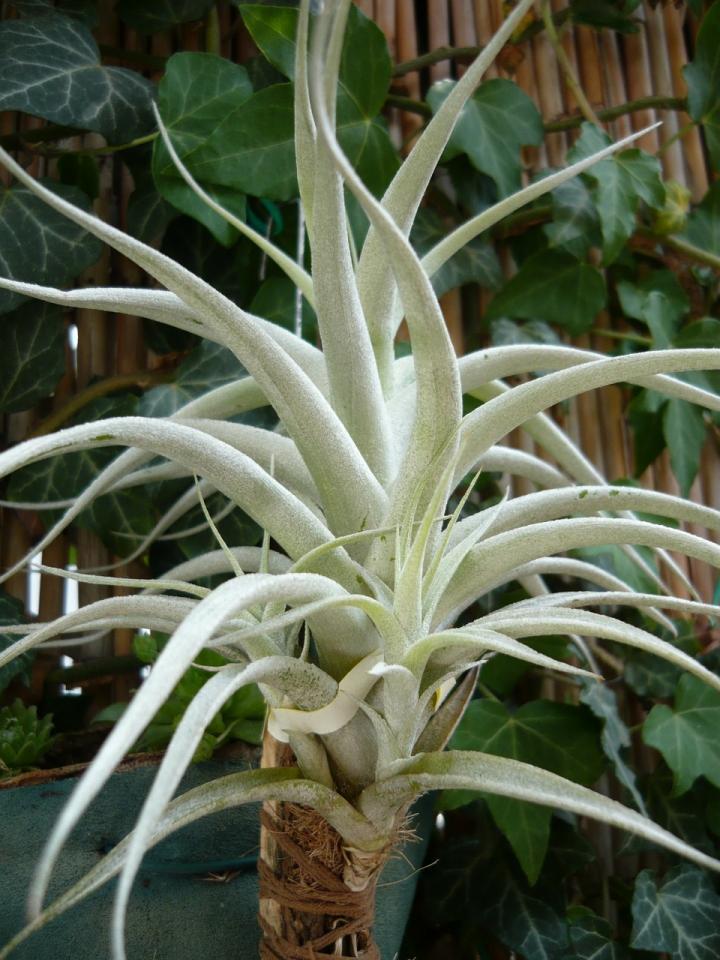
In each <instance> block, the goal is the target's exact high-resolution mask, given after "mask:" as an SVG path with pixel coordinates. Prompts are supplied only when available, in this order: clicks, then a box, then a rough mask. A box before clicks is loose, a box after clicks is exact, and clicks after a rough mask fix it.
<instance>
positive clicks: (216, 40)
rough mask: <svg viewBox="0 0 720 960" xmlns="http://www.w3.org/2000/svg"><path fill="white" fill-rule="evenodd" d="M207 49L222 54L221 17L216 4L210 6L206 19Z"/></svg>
mask: <svg viewBox="0 0 720 960" xmlns="http://www.w3.org/2000/svg"><path fill="white" fill-rule="evenodd" d="M205 50H206V51H207V53H214V54H215V55H216V56H218V57H219V56H220V19H219V17H218V11H217V7H216V6H215V5H214V4H213V6H212V7H210V10H209V11H208V15H207V20H206V21H205Z"/></svg>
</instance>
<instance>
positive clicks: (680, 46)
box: [662, 5, 708, 202]
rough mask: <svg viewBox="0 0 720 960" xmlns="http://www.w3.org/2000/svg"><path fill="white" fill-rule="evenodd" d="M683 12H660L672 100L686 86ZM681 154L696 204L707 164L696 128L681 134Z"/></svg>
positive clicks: (682, 121) (681, 117) (683, 119)
mask: <svg viewBox="0 0 720 960" xmlns="http://www.w3.org/2000/svg"><path fill="white" fill-rule="evenodd" d="M685 13H686V11H685V10H678V9H676V8H675V7H674V6H672V5H665V6H664V7H663V11H662V15H663V20H664V22H665V39H666V44H667V47H666V49H667V59H668V61H669V63H670V72H671V77H672V92H673V94H674V95H675V96H676V97H684V96H686V95H687V84H686V83H685V77H684V76H683V72H682V70H683V67H684V66H685V64H686V63H687V62H688V51H687V47H686V45H685V36H684V33H683V18H684V16H685ZM689 119H690V118H689V117H688V115H687V114H686V113H680V114H678V115H677V123H678V124H679V126H682V127H685V126H686V125H687V123H688V121H689ZM682 152H683V158H684V160H685V163H686V165H687V170H688V185H689V187H690V190H691V191H692V195H693V200H694V201H696V202H697V201H698V200H700V199H702V197H703V196H704V195H705V193H706V192H707V188H708V171H707V165H706V163H705V155H704V153H703V145H702V139H701V136H700V132H699V130H698V129H697V127H693V128H692V129H691V130H689V131H688V132H687V133H685V134H684V135H683V138H682Z"/></svg>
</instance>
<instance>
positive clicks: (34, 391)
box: [0, 302, 65, 413]
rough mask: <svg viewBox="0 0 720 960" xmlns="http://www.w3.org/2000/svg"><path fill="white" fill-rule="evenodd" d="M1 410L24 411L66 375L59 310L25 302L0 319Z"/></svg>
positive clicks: (62, 328)
mask: <svg viewBox="0 0 720 960" xmlns="http://www.w3.org/2000/svg"><path fill="white" fill-rule="evenodd" d="M0 329H1V330H2V343H3V349H2V351H0V410H1V411H3V412H5V413H10V412H11V411H14V410H27V409H29V408H30V407H32V406H34V405H35V404H36V403H37V401H38V400H42V398H43V397H47V396H49V395H50V394H51V393H52V392H53V390H54V389H55V386H56V384H57V382H58V380H59V379H60V378H61V377H62V375H63V374H64V373H65V324H64V323H63V320H62V310H61V309H60V308H59V307H54V306H51V305H50V304H46V303H38V302H33V303H28V304H26V306H24V307H20V309H19V310H13V312H12V313H8V314H5V316H4V317H3V318H2V320H0Z"/></svg>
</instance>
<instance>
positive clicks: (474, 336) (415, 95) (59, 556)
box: [0, 0, 720, 710]
mask: <svg viewBox="0 0 720 960" xmlns="http://www.w3.org/2000/svg"><path fill="white" fill-rule="evenodd" d="M356 2H358V5H359V6H360V7H361V8H362V10H363V11H364V12H365V13H366V14H368V15H369V16H372V17H374V18H375V20H376V21H377V22H378V23H379V24H380V25H381V26H382V28H383V30H384V31H385V33H386V36H387V39H388V43H389V45H390V49H391V52H392V55H393V57H394V59H395V60H396V61H398V62H405V61H408V60H413V59H415V58H416V57H418V56H419V55H420V54H423V53H424V52H426V51H427V50H433V49H436V48H437V47H440V46H453V47H477V46H480V45H482V44H484V43H485V42H486V41H487V40H488V39H489V37H490V36H491V34H492V33H493V31H494V29H495V28H496V27H497V26H498V24H499V23H500V21H501V19H502V16H503V10H502V7H503V3H502V0H425V2H417V0H356ZM554 2H555V6H556V7H557V8H562V7H564V6H565V5H566V0H554ZM100 7H101V17H100V23H101V26H100V32H99V38H98V39H99V41H100V43H102V44H105V45H107V48H112V50H113V51H114V52H115V54H116V56H114V57H111V58H110V59H109V62H115V63H117V64H119V65H127V66H135V67H136V66H137V63H136V62H135V60H131V59H130V58H132V54H133V53H141V54H152V55H154V56H158V57H167V56H168V55H169V54H170V53H172V52H173V50H174V49H185V50H194V49H204V48H205V35H204V27H203V26H202V25H191V26H188V27H184V28H180V29H178V30H177V31H176V35H175V37H174V39H173V38H171V37H170V36H169V35H166V34H163V35H157V36H154V37H151V38H146V37H143V36H141V35H140V34H138V33H137V32H136V31H134V30H132V29H129V28H128V27H126V26H124V25H123V24H122V23H121V22H120V21H119V19H118V18H117V15H116V13H115V12H114V9H113V7H114V4H113V3H112V2H110V0H102V2H101V4H100ZM637 13H638V16H639V18H640V21H641V29H640V30H639V32H638V33H636V34H633V35H627V36H620V35H618V34H615V33H612V32H610V31H599V32H598V31H593V30H590V29H587V28H576V29H574V30H572V31H567V32H565V33H564V34H563V36H562V41H561V42H562V47H563V50H564V53H565V56H566V58H567V61H568V62H569V64H570V67H571V70H572V72H573V73H574V74H575V75H576V76H577V77H578V79H579V81H580V84H581V87H582V89H583V90H584V91H585V94H586V96H587V99H588V101H589V103H590V105H591V107H592V108H593V109H596V110H598V109H601V108H603V107H613V106H618V105H622V104H624V103H626V102H627V101H628V100H630V99H636V98H638V97H646V96H651V95H663V96H668V95H672V96H683V95H684V94H685V92H686V90H685V84H684V81H683V76H682V67H683V65H684V64H685V63H687V62H688V60H689V59H690V58H691V57H692V43H693V33H694V25H693V23H692V22H691V20H690V18H689V16H688V15H687V13H686V9H685V8H684V7H680V8H676V7H675V6H674V5H673V4H671V3H665V4H663V5H657V6H656V5H653V4H650V3H647V2H645V3H644V4H643V6H642V7H641V8H640V9H639V10H638V12H637ZM219 20H220V24H219V25H220V35H221V38H222V41H221V52H222V53H223V55H225V56H231V57H232V58H233V59H234V60H236V61H237V62H244V61H245V60H247V58H248V57H249V56H250V55H252V54H253V53H254V52H255V51H254V47H253V44H252V41H251V40H250V38H249V36H248V35H247V33H246V32H245V31H244V29H243V27H242V24H241V22H240V20H239V17H238V14H237V12H236V11H235V10H234V9H233V8H232V7H231V6H230V5H229V4H221V5H220V6H219ZM125 51H126V52H127V54H125V53H124V52H125ZM106 59H107V57H106ZM464 62H467V61H464ZM464 62H463V61H462V60H460V59H445V60H441V61H438V62H434V63H433V64H432V65H430V66H429V67H426V68H423V69H422V70H414V71H410V72H408V73H405V74H404V75H403V76H399V77H397V78H396V79H395V82H394V84H393V92H394V93H396V94H398V95H401V96H404V97H409V98H412V99H415V100H417V99H419V98H420V97H421V95H422V93H423V91H424V89H425V88H426V87H427V85H428V84H429V83H431V82H434V81H435V80H438V79H442V78H444V77H449V76H457V75H459V74H460V73H461V72H462V71H463V69H464ZM150 75H151V76H153V75H152V73H150ZM490 75H492V76H509V77H511V78H512V79H515V80H516V81H517V82H518V83H519V84H520V85H521V86H522V87H523V89H525V90H526V91H527V92H528V93H529V94H530V95H531V96H532V97H533V98H534V100H535V101H536V103H537V105H538V107H539V109H540V111H541V113H542V115H543V117H544V119H545V120H546V121H552V120H557V119H562V118H569V117H574V116H576V115H577V99H576V97H575V95H574V93H573V90H572V84H571V83H569V82H568V76H567V71H564V70H563V69H562V68H561V66H560V65H559V63H558V58H557V56H556V53H555V50H554V49H553V46H552V45H551V43H550V42H549V41H548V40H547V38H546V37H545V36H544V35H543V34H540V35H537V36H535V37H533V39H532V40H530V41H528V42H527V43H525V44H524V45H522V47H520V48H513V52H512V56H509V55H507V53H506V55H503V56H502V57H501V58H500V61H499V64H498V65H496V66H495V67H493V68H492V70H491V72H490ZM154 79H157V75H155V76H154ZM389 119H390V122H391V129H392V131H393V134H394V136H395V137H396V140H397V142H398V143H399V144H400V143H402V144H405V145H407V144H409V143H410V142H411V141H412V138H413V135H414V134H415V133H416V132H417V131H418V129H419V128H420V126H421V124H422V118H421V117H420V116H418V115H417V114H415V113H412V112H407V111H405V110H403V111H400V110H398V109H395V108H393V109H392V110H390V111H389ZM655 119H661V120H663V121H664V124H663V126H662V127H661V128H660V129H659V130H658V131H655V132H653V133H652V134H649V135H648V136H647V137H646V138H645V139H644V142H643V143H642V146H643V147H645V148H646V149H648V150H651V151H655V150H657V149H658V148H660V150H661V156H662V163H663V167H664V171H665V174H666V176H668V177H672V178H673V179H675V180H677V181H679V182H680V183H681V184H683V185H685V186H687V187H688V188H689V189H690V191H691V193H692V196H693V199H695V200H698V199H699V198H701V197H702V196H703V194H704V193H705V191H706V190H707V188H708V170H707V167H706V163H705V157H704V153H703V145H702V142H701V137H700V135H699V133H698V131H697V130H696V129H695V128H690V129H685V124H686V122H687V120H688V118H687V117H685V116H683V115H681V114H677V113H673V112H669V111H658V110H644V111H641V112H636V113H632V114H627V115H623V116H621V117H619V118H617V119H615V120H614V121H612V122H611V123H610V124H609V130H610V132H611V133H612V134H613V135H614V136H618V137H619V136H622V135H624V134H626V133H628V132H630V131H631V130H633V129H639V128H641V127H642V126H645V125H647V124H648V123H650V122H652V121H654V120H655ZM37 124H38V121H36V120H33V119H32V118H28V117H17V116H16V115H13V114H3V115H0V135H3V134H9V133H14V132H18V131H21V130H27V129H28V128H32V127H34V126H36V125H37ZM678 134H679V135H680V136H679V137H678V138H677V139H675V138H676V135H678ZM575 136H576V130H575V129H570V130H559V131H558V132H555V133H552V134H550V135H549V136H548V137H547V139H546V143H545V145H544V146H543V147H542V148H541V149H539V150H527V151H526V156H525V161H526V167H527V172H528V174H530V173H531V172H532V171H533V170H534V169H537V168H540V167H542V166H544V165H547V164H554V165H560V164H561V163H562V161H563V158H564V155H565V152H566V150H567V149H568V147H569V145H570V144H571V142H572V140H573V138H574V137H575ZM74 143H75V144H76V143H78V141H74ZM82 144H83V145H84V146H93V145H95V144H94V142H93V137H92V136H86V137H84V138H82ZM68 145H71V144H68ZM25 159H27V158H25ZM52 163H53V161H52V160H47V159H44V158H43V157H41V156H38V157H35V159H34V160H33V172H34V173H36V174H39V175H42V174H44V173H46V172H50V173H52ZM132 186H133V185H132V182H131V178H130V176H129V175H128V174H127V172H126V170H125V168H124V167H123V166H122V165H121V164H118V163H115V162H114V161H113V159H112V157H108V158H106V159H105V160H104V161H103V163H102V164H101V181H100V196H99V198H98V200H97V201H96V212H97V213H98V214H99V215H100V216H102V217H103V218H104V219H108V220H110V221H111V222H115V223H118V224H119V225H120V226H124V224H125V221H126V217H127V207H128V200H129V196H130V194H131V192H132ZM506 267H507V270H508V271H511V270H512V264H511V263H509V262H508V263H507V264H506ZM82 282H84V283H91V284H100V283H103V284H105V283H111V284H121V285H123V284H136V283H138V282H142V277H141V276H140V274H139V271H138V270H137V269H136V268H135V267H134V266H133V265H132V264H129V263H128V262H127V261H125V260H123V259H122V258H121V257H119V256H117V255H115V254H114V253H110V252H109V251H107V250H106V251H105V253H104V254H103V256H102V257H101V259H100V260H99V262H98V263H97V264H96V265H95V266H93V267H92V268H91V269H90V270H88V271H87V272H86V274H85V276H84V277H83V278H82ZM487 302H488V294H487V293H486V292H485V291H481V290H478V289H474V288H472V287H470V288H465V289H464V290H462V291H460V290H455V291H451V292H450V293H448V294H446V295H445V296H444V297H443V301H442V306H443V310H444V313H445V316H446V320H447V323H448V327H449V329H450V331H451V335H452V338H453V341H454V343H455V346H456V349H457V350H458V352H463V350H464V349H465V344H466V342H469V341H472V342H473V343H477V342H478V337H479V336H480V333H479V331H480V318H481V317H482V314H483V311H484V308H485V306H486V304H487ZM72 323H74V324H75V325H76V326H77V333H78V336H77V351H76V354H75V355H74V356H73V352H72V351H71V349H70V347H68V363H67V374H66V376H65V377H64V378H63V380H62V381H61V383H60V385H59V386H58V388H57V390H56V392H55V395H54V396H53V397H52V398H51V399H50V400H49V401H45V402H43V403H42V404H40V405H39V406H38V408H36V409H33V410H30V411H25V412H22V413H16V414H10V415H6V416H5V417H4V424H3V427H4V431H3V432H4V435H5V438H6V442H7V443H13V442H17V441H18V440H20V439H22V438H24V437H25V436H27V435H28V433H29V432H31V431H32V430H33V429H35V428H36V427H37V425H38V424H39V423H40V422H41V421H42V420H43V419H44V418H46V417H47V416H48V415H50V414H51V413H53V412H56V411H57V410H59V409H61V408H62V407H63V405H64V404H65V403H66V402H67V400H68V399H69V398H70V397H71V396H72V395H73V394H75V393H77V391H79V390H81V389H82V388H83V387H85V386H86V385H87V384H88V383H89V382H90V381H91V380H93V378H98V377H100V378H107V377H113V376H116V375H120V374H132V373H134V372H135V371H148V370H149V371H152V370H154V369H156V368H157V367H158V365H159V363H160V361H159V358H158V357H156V356H155V355H154V354H153V353H152V352H150V351H148V350H147V349H146V347H145V345H144V342H143V338H142V331H141V325H140V322H139V321H138V320H137V318H134V317H128V316H109V315H107V314H100V313H98V312H95V311H92V310H83V311H77V313H76V315H75V316H74V317H73V318H72ZM609 323H610V320H609V318H608V317H607V316H604V317H602V318H601V319H600V323H599V326H600V327H601V328H606V327H607V326H608V325H609ZM580 342H581V344H582V345H585V346H589V347H592V348H593V349H595V350H598V351H600V352H605V351H608V350H609V349H610V348H611V347H612V346H613V342H614V341H612V340H610V339H608V338H607V337H604V336H603V335H602V334H601V333H596V334H593V335H592V336H587V337H584V338H582V339H581V341H580ZM138 379H142V377H141V376H140V375H138ZM625 399H626V398H625V397H624V394H623V391H622V390H621V389H619V388H610V389H606V390H604V391H600V392H597V393H595V394H592V395H589V396H585V397H582V398H581V399H579V400H578V401H577V402H576V403H574V404H570V405H568V406H567V407H565V408H564V409H563V410H561V411H557V412H556V416H557V417H558V419H559V420H560V421H561V422H562V423H563V424H564V425H565V426H566V428H567V429H568V430H569V432H570V434H571V435H572V436H573V437H574V438H575V439H577V440H578V441H579V442H580V443H581V444H582V446H583V449H585V450H586V451H587V452H588V454H589V455H590V456H591V457H592V459H593V460H594V462H595V463H596V464H597V465H598V466H599V467H600V468H601V469H602V470H603V471H604V472H605V474H606V476H607V477H608V478H610V479H612V478H617V477H621V476H627V475H628V474H629V473H630V471H631V467H632V456H631V453H632V451H631V437H630V434H629V432H628V430H627V429H626V427H625V425H624V422H623V416H622V411H623V407H624V401H625ZM510 442H512V443H515V444H519V445H521V446H523V447H524V448H526V449H532V443H531V442H530V441H529V440H528V439H527V437H526V436H525V435H523V434H521V433H519V432H516V433H515V434H514V435H513V436H512V437H511V439H510ZM719 463H720V455H719V452H718V447H717V442H716V440H715V439H714V438H713V439H711V440H709V441H708V443H707V444H706V449H705V452H704V457H703V462H702V467H701V470H700V474H699V476H698V479H697V480H696V482H695V484H694V486H693V489H692V497H693V498H694V499H696V500H698V501H702V502H706V503H708V504H710V505H711V506H713V507H716V508H720V480H719V473H718V464H719ZM642 479H643V482H644V483H645V485H646V486H649V487H653V488H655V489H658V490H664V491H671V492H675V490H676V484H675V481H674V479H673V477H672V473H671V471H670V468H669V463H668V460H667V457H666V456H662V457H661V458H660V460H659V461H657V462H656V463H655V464H654V465H653V467H651V468H649V469H648V471H647V472H646V474H645V476H644V477H643V478H642ZM518 489H519V490H520V491H521V492H522V489H523V488H522V485H520V484H519V485H518ZM700 532H703V531H700ZM39 533H40V528H39V525H38V522H37V519H36V518H35V517H34V516H33V515H32V514H28V513H15V512H13V511H8V510H5V511H3V516H2V544H1V546H0V562H1V563H2V565H3V567H6V566H8V565H9V563H10V561H11V559H13V558H17V557H18V556H19V555H21V554H22V553H24V552H25V551H26V550H27V549H28V548H29V547H30V545H31V544H32V542H33V541H34V540H36V539H37V538H38V537H39ZM72 537H73V541H74V542H73V543H71V539H70V536H68V535H66V536H64V537H61V538H59V540H58V541H56V543H55V544H53V546H52V547H50V548H48V550H47V551H46V552H45V555H44V557H43V560H44V562H45V563H49V564H52V565H54V566H66V565H67V564H68V562H69V558H70V552H69V551H70V548H71V546H73V547H74V548H75V551H76V556H77V564H78V566H79V567H80V568H81V569H82V568H88V567H97V566H103V565H105V564H108V563H110V562H112V561H113V558H112V557H111V556H110V554H109V552H108V551H107V549H106V548H105V547H104V546H102V544H100V542H99V541H98V540H97V538H95V537H94V536H93V535H92V534H91V533H89V532H85V531H77V532H75V533H74V534H73V535H72ZM134 569H137V567H135V568H134ZM685 569H686V570H687V572H688V574H689V576H690V577H691V578H692V580H693V581H694V583H695V584H696V585H697V588H698V590H699V592H700V594H701V596H702V597H703V598H704V599H709V598H710V597H711V596H712V592H713V577H712V574H711V572H710V571H709V570H708V569H707V568H706V567H705V566H704V565H702V564H699V563H695V562H693V561H690V562H689V563H687V562H685ZM126 572H132V568H127V567H123V568H121V569H120V570H119V573H120V574H123V573H126ZM671 580H672V577H671ZM28 582H29V581H28V577H27V576H26V575H25V574H18V575H17V576H15V577H14V578H13V579H12V580H11V581H10V582H9V583H8V584H7V585H6V587H5V589H7V590H8V591H9V592H10V593H11V594H13V595H15V596H17V597H19V598H20V599H21V600H22V601H23V602H24V603H25V602H26V601H27V596H28ZM672 585H673V586H674V587H675V588H676V589H677V590H678V591H679V592H680V593H683V592H684V587H683V584H682V583H681V582H678V583H673V584H672ZM109 593H110V588H106V587H95V586H86V585H80V598H81V601H82V602H87V601H89V600H91V599H97V598H99V597H101V596H106V595H108V594H109ZM63 597H64V590H63V586H62V584H61V583H60V581H58V580H57V579H54V578H51V577H46V576H43V577H42V578H41V586H40V600H39V609H38V610H37V615H38V617H39V618H40V619H41V620H48V619H51V618H53V617H55V616H57V615H58V614H59V613H61V612H62V611H63V603H64V599H63ZM31 612H33V613H34V612H35V611H31ZM131 639H132V638H131V636H130V634H129V632H128V631H118V632H116V633H115V634H114V636H113V637H112V638H109V639H108V640H106V641H103V642H101V643H100V644H98V645H96V647H95V649H94V650H93V651H92V653H93V655H94V656H97V655H107V654H125V653H127V652H128V651H129V650H130V644H131ZM54 654H57V651H55V652H54ZM56 664H57V655H53V656H51V655H50V654H49V653H48V654H44V655H41V656H40V657H39V658H38V661H37V663H36V666H35V671H34V675H33V685H32V689H31V690H30V691H29V692H23V691H22V690H20V689H18V693H19V694H21V695H23V696H25V698H26V699H30V700H38V699H39V698H40V696H41V694H42V691H43V685H44V684H45V683H46V677H47V675H48V673H49V672H50V671H51V670H53V669H54V668H55V666H56ZM137 679H138V678H137V676H136V675H135V674H120V675H110V674H109V675H107V676H104V677H103V676H101V677H97V678H95V679H94V680H92V681H91V686H90V687H89V692H90V693H91V694H92V698H93V710H95V709H97V708H99V707H100V706H102V705H104V704H106V703H108V702H110V701H112V700H116V699H125V698H127V695H128V693H129V692H130V690H131V689H132V688H133V687H134V686H135V685H136V684H137Z"/></svg>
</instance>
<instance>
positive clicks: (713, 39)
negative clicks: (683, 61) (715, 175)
mask: <svg viewBox="0 0 720 960" xmlns="http://www.w3.org/2000/svg"><path fill="white" fill-rule="evenodd" d="M718 51H720V5H719V4H717V3H714V4H713V5H712V6H711V7H710V9H709V10H708V12H707V13H706V14H705V17H704V18H703V21H702V23H701V24H700V30H699V32H698V35H697V39H696V41H695V57H694V59H693V62H692V63H689V64H688V65H687V66H686V67H685V68H684V70H683V73H684V74H685V80H686V82H687V86H688V110H689V113H690V116H691V117H692V118H693V120H696V121H697V122H698V123H701V124H702V125H703V129H704V131H705V139H706V142H707V145H708V150H709V152H710V158H711V160H712V162H713V165H714V166H715V169H716V170H717V169H720V54H718Z"/></svg>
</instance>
